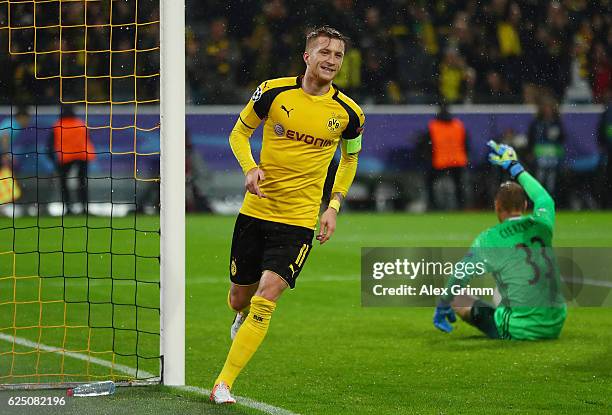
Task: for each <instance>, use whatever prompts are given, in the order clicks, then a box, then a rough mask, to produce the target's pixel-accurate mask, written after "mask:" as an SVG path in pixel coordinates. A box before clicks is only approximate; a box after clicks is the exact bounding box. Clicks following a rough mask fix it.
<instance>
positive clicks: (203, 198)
mask: <svg viewBox="0 0 612 415" xmlns="http://www.w3.org/2000/svg"><path fill="white" fill-rule="evenodd" d="M211 179H212V177H211V173H210V171H209V170H208V167H207V166H206V163H205V162H204V159H203V158H202V155H201V154H200V153H199V152H198V151H197V149H195V148H194V146H193V141H191V133H190V132H189V130H186V131H185V199H186V200H185V205H186V206H185V208H186V210H187V212H212V209H211V207H210V201H209V200H208V195H209V194H210V182H211ZM158 197H159V196H158Z"/></svg>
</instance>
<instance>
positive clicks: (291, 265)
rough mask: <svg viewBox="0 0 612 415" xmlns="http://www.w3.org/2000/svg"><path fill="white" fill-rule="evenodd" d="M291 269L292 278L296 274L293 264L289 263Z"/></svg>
mask: <svg viewBox="0 0 612 415" xmlns="http://www.w3.org/2000/svg"><path fill="white" fill-rule="evenodd" d="M289 269H290V270H291V278H293V276H294V275H295V271H296V270H295V269H293V264H289Z"/></svg>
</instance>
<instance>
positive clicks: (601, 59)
mask: <svg viewBox="0 0 612 415" xmlns="http://www.w3.org/2000/svg"><path fill="white" fill-rule="evenodd" d="M609 47H610V45H608V48H609ZM591 61H592V68H593V71H592V72H591V86H592V88H593V100H594V101H595V102H596V103H598V104H601V103H605V97H606V95H607V94H608V93H609V91H610V90H612V61H611V60H610V55H609V54H608V52H607V51H606V48H605V46H604V44H603V43H601V42H595V43H594V44H593V49H592V51H591Z"/></svg>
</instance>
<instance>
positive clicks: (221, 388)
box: [210, 382, 236, 404]
mask: <svg viewBox="0 0 612 415" xmlns="http://www.w3.org/2000/svg"><path fill="white" fill-rule="evenodd" d="M210 400H211V402H214V403H216V404H224V403H236V399H234V397H233V396H232V394H231V393H230V388H229V386H227V385H226V384H225V382H219V383H217V384H216V385H215V387H214V388H213V390H212V392H211V393H210Z"/></svg>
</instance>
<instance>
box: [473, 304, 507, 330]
mask: <svg viewBox="0 0 612 415" xmlns="http://www.w3.org/2000/svg"><path fill="white" fill-rule="evenodd" d="M470 320H471V323H472V324H473V325H474V326H476V327H477V328H478V330H480V331H482V332H483V333H484V334H486V335H487V336H488V337H490V338H492V339H499V338H500V337H499V333H498V331H497V324H495V307H494V306H492V305H491V304H489V303H487V302H486V301H482V300H476V301H475V302H474V304H473V305H472V308H471V310H470Z"/></svg>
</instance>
